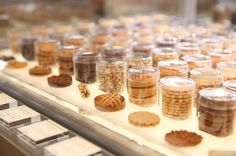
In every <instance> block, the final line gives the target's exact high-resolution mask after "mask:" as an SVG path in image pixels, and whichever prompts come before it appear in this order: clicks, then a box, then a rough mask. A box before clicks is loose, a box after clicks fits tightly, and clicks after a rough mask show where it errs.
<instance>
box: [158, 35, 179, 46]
mask: <svg viewBox="0 0 236 156" xmlns="http://www.w3.org/2000/svg"><path fill="white" fill-rule="evenodd" d="M176 44H177V38H174V37H159V38H157V41H156V46H157V47H170V48H175V46H176Z"/></svg>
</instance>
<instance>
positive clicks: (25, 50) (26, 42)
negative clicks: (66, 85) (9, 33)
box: [20, 36, 37, 61]
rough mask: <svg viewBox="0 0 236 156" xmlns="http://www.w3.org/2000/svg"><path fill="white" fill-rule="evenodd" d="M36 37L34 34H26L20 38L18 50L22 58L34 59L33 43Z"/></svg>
mask: <svg viewBox="0 0 236 156" xmlns="http://www.w3.org/2000/svg"><path fill="white" fill-rule="evenodd" d="M36 41H37V38H36V37H34V36H27V37H23V38H21V43H20V51H21V55H22V56H23V57H24V59H26V60H28V61H32V60H34V59H35V53H36V52H35V46H34V45H35V43H36Z"/></svg>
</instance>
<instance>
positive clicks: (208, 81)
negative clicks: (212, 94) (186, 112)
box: [190, 68, 223, 104]
mask: <svg viewBox="0 0 236 156" xmlns="http://www.w3.org/2000/svg"><path fill="white" fill-rule="evenodd" d="M190 78H191V79H192V80H194V82H195V84H196V90H195V101H194V102H195V104H196V100H197V96H198V92H199V91H200V90H201V89H204V88H217V87H220V86H221V85H222V82H223V74H222V72H221V71H219V70H216V69H212V68H196V69H193V70H191V71H190Z"/></svg>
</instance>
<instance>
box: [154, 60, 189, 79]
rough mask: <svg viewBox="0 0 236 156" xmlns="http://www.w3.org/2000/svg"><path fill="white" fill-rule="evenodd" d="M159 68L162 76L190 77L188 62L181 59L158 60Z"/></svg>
mask: <svg viewBox="0 0 236 156" xmlns="http://www.w3.org/2000/svg"><path fill="white" fill-rule="evenodd" d="M158 68H159V70H160V77H161V78H163V77H167V76H179V77H184V78H187V77H188V66H187V63H186V62H184V61H180V60H164V61H160V62H158Z"/></svg>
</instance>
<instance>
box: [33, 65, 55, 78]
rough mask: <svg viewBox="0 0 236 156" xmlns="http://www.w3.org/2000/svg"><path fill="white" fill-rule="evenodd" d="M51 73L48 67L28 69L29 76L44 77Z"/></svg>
mask: <svg viewBox="0 0 236 156" xmlns="http://www.w3.org/2000/svg"><path fill="white" fill-rule="evenodd" d="M51 73H52V69H51V68H50V67H45V66H35V67H33V68H30V69H29V74H30V75H37V76H44V75H49V74H51Z"/></svg>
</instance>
